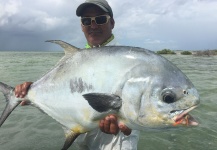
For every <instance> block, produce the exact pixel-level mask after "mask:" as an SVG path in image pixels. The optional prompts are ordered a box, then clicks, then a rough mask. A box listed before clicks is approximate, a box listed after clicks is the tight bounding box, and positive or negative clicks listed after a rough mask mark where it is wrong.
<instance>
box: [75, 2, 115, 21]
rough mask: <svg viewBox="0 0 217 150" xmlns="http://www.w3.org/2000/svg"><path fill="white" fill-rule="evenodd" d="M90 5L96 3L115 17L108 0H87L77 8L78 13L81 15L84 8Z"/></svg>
mask: <svg viewBox="0 0 217 150" xmlns="http://www.w3.org/2000/svg"><path fill="white" fill-rule="evenodd" d="M89 5H96V6H98V7H99V8H101V9H102V10H103V11H105V12H107V13H108V14H109V15H110V17H113V12H112V9H111V7H110V6H109V4H108V2H107V1H106V0H86V1H85V2H84V3H82V4H81V5H79V6H78V8H77V10H76V15H77V16H81V15H82V13H83V11H84V9H85V8H86V7H87V6H89Z"/></svg>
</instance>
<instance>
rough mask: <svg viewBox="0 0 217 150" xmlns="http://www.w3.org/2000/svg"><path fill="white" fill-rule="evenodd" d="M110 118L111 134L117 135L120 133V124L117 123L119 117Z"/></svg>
mask: <svg viewBox="0 0 217 150" xmlns="http://www.w3.org/2000/svg"><path fill="white" fill-rule="evenodd" d="M109 118H110V120H111V121H110V133H111V134H114V135H116V134H118V132H119V127H118V123H117V117H116V116H113V115H111V116H110V117H109Z"/></svg>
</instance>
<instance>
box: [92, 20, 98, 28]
mask: <svg viewBox="0 0 217 150" xmlns="http://www.w3.org/2000/svg"><path fill="white" fill-rule="evenodd" d="M91 28H93V29H95V28H98V25H97V24H96V22H95V21H94V20H92V23H91Z"/></svg>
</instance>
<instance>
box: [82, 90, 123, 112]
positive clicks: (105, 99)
mask: <svg viewBox="0 0 217 150" xmlns="http://www.w3.org/2000/svg"><path fill="white" fill-rule="evenodd" d="M83 97H84V98H85V99H86V100H87V101H88V103H89V105H90V106H91V107H92V108H94V109H95V110H96V111H98V112H106V111H108V110H119V109H120V108H121V106H122V100H121V98H120V97H119V96H117V95H114V94H105V93H88V94H84V95H83Z"/></svg>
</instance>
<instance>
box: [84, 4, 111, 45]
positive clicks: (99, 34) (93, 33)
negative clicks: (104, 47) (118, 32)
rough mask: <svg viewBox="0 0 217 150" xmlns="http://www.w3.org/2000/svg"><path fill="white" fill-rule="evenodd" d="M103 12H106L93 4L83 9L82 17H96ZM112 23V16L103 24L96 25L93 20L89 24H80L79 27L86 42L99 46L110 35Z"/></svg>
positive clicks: (103, 13)
mask: <svg viewBox="0 0 217 150" xmlns="http://www.w3.org/2000/svg"><path fill="white" fill-rule="evenodd" d="M105 14H107V13H105V12H104V11H103V10H102V9H100V8H99V7H97V6H94V5H93V6H89V7H87V8H86V9H85V10H84V12H83V14H82V17H96V16H100V15H105ZM114 24H115V22H114V20H113V18H110V19H109V21H108V23H105V24H103V25H97V24H96V22H95V21H92V23H91V25H90V26H83V25H81V27H82V31H83V32H84V35H85V37H86V39H87V42H88V44H89V45H90V46H99V45H101V44H103V43H104V42H106V41H107V40H108V39H109V38H110V37H111V34H112V29H113V28H114Z"/></svg>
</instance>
